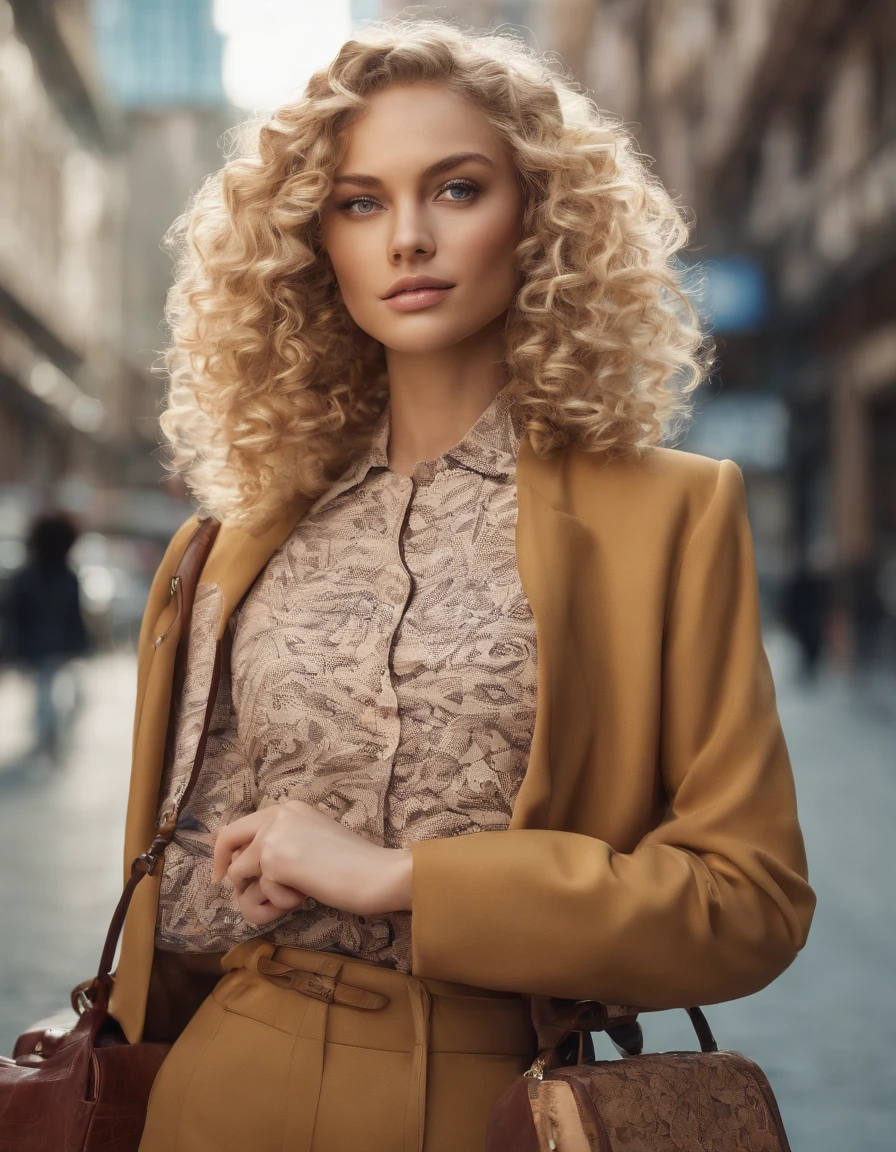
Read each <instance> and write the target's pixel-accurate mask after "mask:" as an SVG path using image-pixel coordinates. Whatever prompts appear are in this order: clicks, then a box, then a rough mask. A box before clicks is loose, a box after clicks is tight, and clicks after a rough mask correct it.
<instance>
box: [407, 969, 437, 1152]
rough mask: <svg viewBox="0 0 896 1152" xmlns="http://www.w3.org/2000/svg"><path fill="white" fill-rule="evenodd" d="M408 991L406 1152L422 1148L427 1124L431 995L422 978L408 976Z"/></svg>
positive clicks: (417, 1151) (419, 1150) (415, 1151)
mask: <svg viewBox="0 0 896 1152" xmlns="http://www.w3.org/2000/svg"><path fill="white" fill-rule="evenodd" d="M407 982H408V995H409V996H410V999H411V1016H412V1017H413V1021H414V1054H413V1056H412V1057H411V1075H410V1077H409V1080H408V1100H407V1108H406V1111H405V1122H404V1152H423V1139H424V1130H425V1127H426V1071H427V1067H426V1066H427V1063H428V1058H429V1032H430V1023H431V1020H432V997H431V996H430V993H429V989H428V988H427V987H426V985H425V984H424V983H423V981H422V980H419V979H417V978H416V977H415V976H408V978H407Z"/></svg>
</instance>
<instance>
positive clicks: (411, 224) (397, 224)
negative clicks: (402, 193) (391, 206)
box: [389, 203, 436, 264]
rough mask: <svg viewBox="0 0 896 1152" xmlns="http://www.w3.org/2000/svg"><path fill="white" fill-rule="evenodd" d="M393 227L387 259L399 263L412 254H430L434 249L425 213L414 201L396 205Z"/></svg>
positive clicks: (434, 244) (433, 238)
mask: <svg viewBox="0 0 896 1152" xmlns="http://www.w3.org/2000/svg"><path fill="white" fill-rule="evenodd" d="M394 212H395V214H394V217H393V220H394V227H393V228H392V231H391V234H390V236H389V259H390V260H391V262H392V263H393V264H400V263H401V261H402V260H407V259H408V258H409V257H412V256H431V255H432V254H433V253H434V252H435V250H436V243H435V237H434V236H433V234H432V229H431V228H430V226H429V224H428V221H427V217H426V213H425V211H424V210H423V208H422V207H421V206H420V205H419V204H416V203H405V204H403V205H398V206H396V208H395V210H394Z"/></svg>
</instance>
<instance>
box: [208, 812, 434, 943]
mask: <svg viewBox="0 0 896 1152" xmlns="http://www.w3.org/2000/svg"><path fill="white" fill-rule="evenodd" d="M411 869H412V862H411V850H410V849H409V848H381V847H379V846H378V845H376V844H371V843H370V841H369V840H365V839H364V838H363V837H362V836H357V835H356V834H355V833H354V832H350V831H349V830H348V829H347V828H346V827H344V826H343V825H342V824H340V823H339V822H338V821H336V820H333V819H331V818H330V817H329V816H325V815H324V813H322V812H319V811H318V810H317V809H316V808H313V807H312V806H311V805H310V804H305V803H304V802H303V801H301V800H288V801H285V802H284V803H282V804H274V805H271V806H270V807H268V808H262V809H261V810H260V811H258V812H252V813H250V815H248V816H243V817H242V818H241V819H239V820H235V821H234V822H233V823H232V824H228V825H226V826H225V827H224V828H222V829H221V830H220V832H219V833H218V836H217V839H216V841H215V859H214V869H213V872H212V882H213V883H219V882H220V881H221V880H223V878H224V876H225V875H226V876H229V877H230V879H231V880H232V881H233V885H234V889H235V890H236V893H237V899H238V902H239V904H240V910H241V912H243V915H244V917H245V918H246V919H247V920H249V923H253V924H264V923H268V922H269V921H270V920H273V919H276V917H277V916H279V915H281V913H282V912H284V911H290V910H291V909H292V908H297V907H298V906H299V904H300V903H301V902H302V900H304V899H305V898H306V896H311V897H313V898H314V899H315V900H318V901H320V903H322V904H328V905H329V906H330V907H331V908H339V909H341V910H342V911H344V912H353V913H355V914H357V915H361V916H373V915H377V914H379V913H383V912H397V911H402V910H410V907H411ZM247 912H248V915H247ZM250 917H256V918H254V919H250ZM257 917H260V918H257Z"/></svg>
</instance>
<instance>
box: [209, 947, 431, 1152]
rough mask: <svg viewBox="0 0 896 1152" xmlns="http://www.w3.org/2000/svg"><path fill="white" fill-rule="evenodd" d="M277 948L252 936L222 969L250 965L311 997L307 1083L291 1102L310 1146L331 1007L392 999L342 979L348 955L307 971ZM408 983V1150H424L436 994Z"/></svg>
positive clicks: (301, 1041)
mask: <svg viewBox="0 0 896 1152" xmlns="http://www.w3.org/2000/svg"><path fill="white" fill-rule="evenodd" d="M276 951H277V946H276V945H275V944H273V943H272V942H271V941H270V940H265V939H257V940H248V941H246V942H245V943H244V944H238V945H237V946H236V947H235V948H231V950H230V951H229V952H228V953H227V954H226V955H225V956H224V957H223V958H222V960H221V967H222V968H223V969H224V970H225V971H231V970H232V969H234V968H248V969H249V970H250V971H252V972H257V973H258V974H259V975H260V976H263V977H264V978H265V979H266V980H269V981H270V982H271V983H272V984H276V985H277V986H278V987H281V988H289V989H292V990H293V991H295V992H298V993H299V994H300V995H302V996H305V997H307V998H308V1000H309V1004H308V1012H307V1014H306V1016H305V1025H304V1028H305V1033H306V1035H305V1036H300V1037H297V1039H296V1044H297V1045H302V1046H304V1047H305V1055H304V1058H303V1061H304V1064H305V1067H306V1068H307V1069H308V1074H307V1075H306V1077H305V1079H304V1081H303V1091H302V1092H297V1093H294V1094H293V1098H292V1100H291V1101H290V1108H291V1109H292V1111H293V1114H294V1115H293V1117H292V1120H293V1124H292V1125H288V1129H289V1130H290V1131H295V1132H297V1133H301V1140H302V1141H304V1142H305V1143H302V1144H300V1146H301V1147H305V1146H307V1147H309V1148H310V1147H311V1144H312V1141H313V1139H314V1121H315V1117H316V1115H317V1108H318V1102H319V1100H320V1089H321V1084H322V1083H323V1064H324V1046H325V1044H326V1038H327V1014H328V1011H329V1007H330V1005H331V1004H343V1005H345V1006H346V1007H349V1008H361V1009H368V1010H370V1009H376V1008H383V1007H385V1005H386V1004H388V1003H389V997H388V996H382V995H380V994H379V993H377V992H368V991H366V990H365V989H363V988H356V987H355V986H354V985H352V984H345V983H343V982H342V981H341V980H337V979H336V974H337V973H338V972H339V971H340V969H341V968H342V965H343V958H341V957H339V956H337V955H334V956H333V957H332V958H330V957H329V956H324V955H323V954H322V953H319V954H318V955H319V956H320V960H319V965H320V967H321V968H323V969H324V971H322V972H307V971H303V970H300V969H297V968H290V967H289V966H288V965H287V964H281V963H280V962H279V961H277V960H274V959H273V955H274V953H275V952H276ZM406 981H407V989H408V996H409V997H410V1002H411V1018H412V1020H413V1026H414V1051H413V1053H412V1054H411V1070H410V1075H409V1076H408V1095H407V1105H406V1108H405V1120H404V1140H403V1148H402V1152H423V1140H424V1136H425V1129H426V1066H427V1062H428V1059H429V1036H430V1028H431V1022H432V996H431V994H430V991H429V989H428V988H427V987H426V984H425V983H424V982H423V981H422V980H419V979H417V978H416V977H414V976H408V977H406Z"/></svg>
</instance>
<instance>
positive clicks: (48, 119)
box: [0, 0, 129, 577]
mask: <svg viewBox="0 0 896 1152" xmlns="http://www.w3.org/2000/svg"><path fill="white" fill-rule="evenodd" d="M124 195H125V189H124V168H123V165H122V161H121V158H120V156H119V154H118V152H117V143H116V122H115V118H114V116H113V115H112V114H110V112H109V110H108V108H106V107H105V106H104V104H103V101H102V98H101V95H100V90H99V85H98V83H97V78H96V74H95V71H94V68H93V63H92V59H91V53H90V38H89V29H88V24H87V13H86V10H85V8H84V5H83V4H82V3H80V2H78V0H66V2H65V3H60V4H58V5H54V4H52V3H45V2H43V0H29V2H28V3H23V2H21V0H17V2H15V3H12V4H11V3H9V2H8V0H0V577H2V572H3V570H7V569H9V568H10V567H12V566H14V565H15V564H17V563H18V561H19V560H20V559H21V556H22V543H21V541H22V535H23V532H24V528H25V525H26V523H27V521H28V519H29V517H30V516H31V515H32V514H33V513H34V512H36V511H37V510H38V509H40V508H41V507H44V506H46V505H48V504H53V503H55V504H62V505H64V506H67V507H68V508H69V509H70V510H72V511H75V512H78V513H81V514H82V515H86V516H88V517H89V516H90V515H92V514H93V513H94V512H95V511H96V507H95V506H96V499H97V493H98V492H100V491H101V490H103V489H104V488H107V487H109V486H112V485H114V484H116V483H117V482H118V480H119V478H120V471H121V466H122V460H123V457H124V455H125V454H126V452H127V447H128V443H129V420H128V415H129V413H128V405H129V393H128V388H127V387H123V386H122V378H123V374H124V375H125V376H126V374H127V373H126V369H125V368H124V367H123V365H122V363H121V360H120V357H119V354H118V348H119V342H118V341H119V332H120V308H119V282H118V262H119V252H120V244H121V223H122V211H123V203H124Z"/></svg>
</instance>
